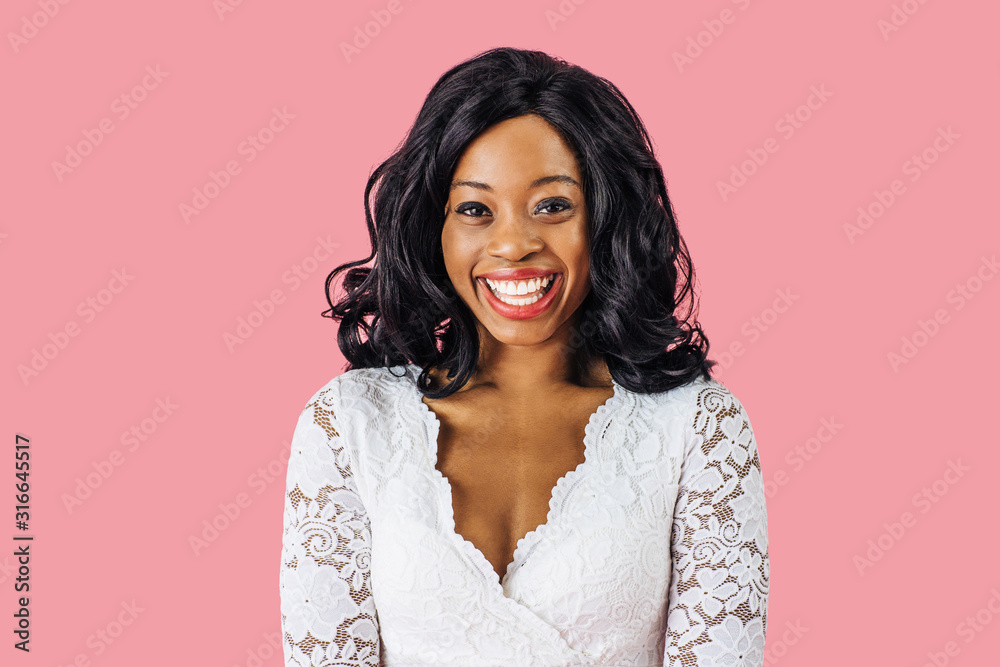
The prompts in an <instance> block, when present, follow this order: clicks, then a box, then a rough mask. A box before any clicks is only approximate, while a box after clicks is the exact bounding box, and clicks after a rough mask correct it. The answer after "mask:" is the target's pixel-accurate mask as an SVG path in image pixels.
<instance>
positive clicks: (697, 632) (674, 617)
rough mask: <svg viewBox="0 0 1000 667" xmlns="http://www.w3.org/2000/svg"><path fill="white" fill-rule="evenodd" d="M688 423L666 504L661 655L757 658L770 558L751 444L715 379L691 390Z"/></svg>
mask: <svg viewBox="0 0 1000 667" xmlns="http://www.w3.org/2000/svg"><path fill="white" fill-rule="evenodd" d="M693 427H694V433H693V434H692V436H691V437H690V440H689V441H688V442H687V445H686V446H687V451H686V453H685V460H684V463H683V467H682V470H681V478H680V486H679V489H678V497H677V503H676V505H675V509H674V518H673V529H672V533H671V552H672V556H673V574H672V577H671V581H670V591H669V595H668V610H667V614H668V615H667V637H666V648H665V651H664V656H663V663H664V665H665V666H668V667H695V666H698V667H702V666H705V665H740V666H745V667H760V666H761V665H763V663H764V634H765V631H766V629H767V595H768V586H769V581H770V563H769V560H768V547H767V512H766V508H765V500H764V484H763V477H762V475H761V470H760V459H759V457H758V453H757V443H756V440H755V438H754V433H753V429H752V428H751V426H750V419H749V417H748V416H747V414H746V411H745V410H744V409H743V406H742V405H741V404H740V402H739V401H738V400H737V399H736V397H735V396H733V395H732V394H731V393H730V392H729V391H728V390H727V389H726V388H725V387H724V386H722V385H715V386H710V387H706V388H704V389H702V390H701V391H700V392H699V394H698V400H697V407H696V409H695V416H694V419H693Z"/></svg>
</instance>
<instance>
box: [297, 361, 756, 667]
mask: <svg viewBox="0 0 1000 667" xmlns="http://www.w3.org/2000/svg"><path fill="white" fill-rule="evenodd" d="M419 372H420V368H419V367H417V366H415V365H412V364H410V365H406V366H402V365H401V366H396V367H394V368H392V369H386V368H378V369H355V370H351V371H347V372H346V373H343V374H342V375H340V376H339V377H337V378H334V379H333V380H332V381H331V382H329V383H328V384H327V385H326V386H324V387H323V388H322V389H320V390H319V391H318V392H317V393H316V394H315V395H314V396H313V398H312V399H311V400H310V401H309V403H308V404H307V405H306V407H305V409H304V410H303V412H302V414H301V416H300V417H299V420H298V424H297V425H296V427H295V432H294V436H293V439H292V447H291V454H290V458H289V463H288V478H287V494H286V498H285V514H284V535H283V538H282V552H281V572H280V590H281V626H282V632H283V635H284V659H285V665H286V666H288V665H298V666H300V667H307V666H309V667H318V666H320V665H324V666H333V665H370V666H378V665H385V666H388V667H418V666H419V667H444V666H456V667H458V666H461V667H479V666H490V667H501V666H502V667H534V666H538V667H575V666H584V665H588V666H598V665H599V666H601V667H614V666H625V665H629V666H636V665H647V666H648V665H670V666H673V667H681V666H683V667H692V666H695V665H697V666H699V667H702V666H707V665H734V666H739V667H760V665H762V664H763V659H764V655H763V653H764V633H765V628H766V624H767V596H768V583H769V574H770V572H769V570H770V567H769V561H768V546H767V514H766V509H765V501H764V487H763V479H762V475H761V470H760V461H759V458H758V454H757V445H756V441H755V439H754V434H753V429H752V428H751V425H750V420H749V418H748V417H747V414H746V412H745V411H744V409H743V406H742V405H741V404H740V402H739V401H738V400H737V399H736V397H735V396H733V394H732V393H730V392H729V390H728V389H727V388H726V387H725V386H724V385H722V384H721V383H719V382H718V381H717V380H714V379H713V380H707V381H706V380H704V379H701V378H699V379H697V380H694V381H692V382H690V383H688V384H686V385H684V386H682V387H677V388H675V389H673V390H670V391H667V392H662V393H658V394H640V393H635V392H631V391H629V390H627V389H625V388H624V387H622V386H620V385H618V383H615V385H614V395H613V396H612V397H611V398H609V399H608V400H607V401H606V402H605V403H604V404H603V405H601V406H600V407H599V408H598V409H597V411H596V412H594V413H593V414H592V415H591V417H590V421H589V422H588V424H587V426H586V435H585V439H584V445H585V447H584V454H585V460H584V462H583V463H582V464H580V466H579V467H578V468H576V469H575V470H573V471H571V472H569V473H568V474H567V475H566V476H564V477H562V478H561V479H560V480H559V482H558V483H557V484H556V486H555V488H554V489H553V492H552V499H551V501H550V503H549V512H548V520H547V522H546V523H544V524H542V525H541V526H539V527H538V528H537V529H536V530H533V531H531V532H529V533H528V534H527V535H525V536H524V537H523V538H522V539H521V540H520V541H519V542H518V543H517V545H516V550H515V551H514V560H513V562H512V563H511V564H510V566H509V567H508V569H507V572H506V574H505V576H504V577H503V579H502V582H501V581H498V580H497V576H496V572H495V571H494V570H493V566H492V565H491V564H490V562H489V561H488V560H487V559H486V557H485V556H484V555H483V554H482V553H481V552H480V551H479V550H478V549H477V548H476V547H475V546H474V545H473V544H472V543H471V542H469V541H468V540H465V539H464V538H463V537H462V536H461V535H459V534H458V533H456V532H455V522H454V514H453V510H452V498H451V487H450V485H449V483H448V480H447V479H446V478H445V477H444V476H443V475H442V474H441V473H440V472H439V471H438V470H437V469H436V468H435V463H436V460H437V435H438V428H439V426H440V423H439V422H438V419H437V416H436V415H435V414H434V413H433V412H432V411H431V410H430V408H428V407H427V405H426V404H424V403H423V401H422V400H421V393H420V391H419V389H418V388H417V385H416V377H417V375H418V374H419ZM397 376H400V377H397Z"/></svg>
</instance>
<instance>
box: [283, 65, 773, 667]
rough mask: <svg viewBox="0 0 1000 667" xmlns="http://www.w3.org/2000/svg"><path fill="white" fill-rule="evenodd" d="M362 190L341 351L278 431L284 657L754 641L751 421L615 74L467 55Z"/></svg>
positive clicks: (622, 658)
mask: <svg viewBox="0 0 1000 667" xmlns="http://www.w3.org/2000/svg"><path fill="white" fill-rule="evenodd" d="M376 184H378V188H377V191H376V194H375V196H374V205H373V207H372V208H371V209H369V199H370V196H371V193H372V190H373V186H375V185H376ZM365 211H366V216H367V220H368V228H369V232H370V235H371V242H372V255H370V256H369V257H368V258H367V259H365V260H361V261H357V262H351V263H347V264H344V265H342V266H340V267H338V268H337V269H336V270H335V271H334V272H333V273H332V274H331V275H330V277H329V279H328V280H327V290H328V294H327V298H328V300H329V301H330V306H331V310H330V311H328V313H330V316H331V317H333V318H335V319H337V320H340V321H341V326H340V330H339V335H338V343H339V344H340V348H341V350H342V352H343V353H344V356H345V357H346V358H347V360H348V361H349V363H350V368H349V370H347V371H346V372H344V373H343V374H341V375H340V376H339V377H336V378H334V379H333V380H332V381H331V382H329V383H328V384H327V385H326V386H324V387H323V388H321V389H320V390H319V391H318V392H317V393H316V394H315V395H314V396H313V397H312V399H311V400H310V401H309V403H308V404H307V405H306V407H305V409H304V411H303V412H302V414H301V416H300V418H299V421H298V424H297V426H296V428H295V433H294V437H293V443H292V450H291V455H290V460H289V467H288V479H287V496H286V504H285V517H284V525H285V533H284V538H283V551H282V564H281V582H280V583H281V603H282V604H281V614H282V628H283V634H284V642H285V644H284V650H285V664H286V665H310V666H312V665H379V664H383V665H390V666H392V665H406V666H416V665H422V666H435V667H439V666H442V665H462V666H463V667H475V666H478V665H491V666H492V665H505V666H507V665H515V666H522V665H523V666H529V665H531V666H533V665H550V666H553V667H555V666H560V667H562V666H566V667H568V666H570V665H664V664H665V665H677V666H680V665H684V666H685V667H690V666H692V665H756V666H759V665H761V664H762V663H763V649H764V632H765V627H766V618H767V595H768V581H769V561H768V549H767V519H766V511H765V502H764V492H763V484H762V476H761V470H760V463H759V458H758V454H757V446H756V442H755V439H754V434H753V430H752V428H751V425H750V421H749V418H748V417H747V414H746V412H745V410H744V409H743V406H742V405H741V404H740V402H739V401H738V400H737V399H736V398H735V397H734V396H733V395H732V394H731V393H730V392H729V391H728V390H727V389H726V388H725V387H724V386H723V385H722V384H720V383H719V382H718V381H716V380H714V379H712V378H711V376H710V374H709V369H710V368H711V367H712V365H713V364H714V363H715V362H713V361H709V360H707V358H706V357H707V353H708V341H707V339H706V338H705V337H704V336H703V335H702V332H701V329H700V327H699V325H698V323H697V321H696V320H695V318H694V314H695V312H696V310H697V308H696V303H695V296H694V293H693V289H692V284H693V281H694V272H693V269H692V267H691V264H690V259H689V256H688V253H687V249H686V247H685V245H684V242H683V240H682V239H681V237H680V235H679V233H678V229H677V225H676V222H675V219H674V214H673V211H672V206H671V204H670V201H669V199H668V198H667V192H666V186H665V184H664V180H663V175H662V172H661V170H660V167H659V165H658V163H657V161H656V159H655V158H654V156H653V152H652V148H651V144H650V141H649V138H648V135H647V133H646V130H645V128H644V126H643V124H642V122H641V121H640V119H639V118H638V116H637V115H636V113H635V111H634V110H633V109H632V107H631V105H630V104H629V103H628V102H627V101H626V100H625V98H624V97H623V96H622V95H621V93H620V92H619V91H618V89H617V88H616V87H615V86H614V85H613V84H611V83H610V82H608V81H606V80H604V79H601V78H599V77H596V76H594V75H593V74H591V73H589V72H587V71H586V70H584V69H581V68H579V67H576V66H573V65H570V64H567V63H565V62H563V61H561V60H557V59H553V58H551V57H549V56H547V55H545V54H544V53H540V52H535V51H522V50H517V49H511V48H499V49H493V50H491V51H487V52H485V53H482V54H480V55H479V56H477V57H475V58H472V59H470V60H468V61H466V62H463V63H461V64H460V65H458V66H456V67H455V68H453V69H452V70H451V71H449V72H447V73H446V74H445V75H444V76H442V77H441V79H440V80H439V81H438V82H437V84H436V85H435V86H434V88H433V89H432V90H431V92H430V94H429V95H428V97H427V100H426V101H425V103H424V105H423V108H422V109H421V111H420V114H419V115H418V117H417V119H416V123H415V125H414V127H413V129H412V130H411V131H410V133H409V135H408V137H407V139H406V141H405V142H404V143H403V144H402V146H401V147H400V148H399V150H398V151H397V152H396V153H395V154H394V155H393V156H392V157H390V158H389V159H388V160H387V161H386V162H385V163H383V164H382V165H381V166H379V168H378V169H377V170H376V171H375V172H374V173H373V174H372V177H371V179H370V181H369V183H368V187H367V189H366V192H365ZM372 213H374V215H372ZM373 258H374V259H375V263H374V266H372V267H364V268H353V269H352V270H351V271H349V272H348V273H347V274H346V278H345V281H344V287H345V290H346V295H345V297H344V298H343V299H341V300H340V301H339V302H337V303H336V304H335V303H334V302H333V300H332V299H330V294H329V289H330V285H331V282H332V280H333V278H334V277H335V276H336V275H337V274H338V273H340V272H341V271H343V270H345V269H347V268H350V267H357V266H358V265H361V264H365V263H367V262H369V261H371V260H372V259H373ZM685 304H686V305H687V308H686V310H685V309H684V306H685ZM324 314H326V313H324ZM361 333H363V334H364V338H362V336H361V335H360V334H361Z"/></svg>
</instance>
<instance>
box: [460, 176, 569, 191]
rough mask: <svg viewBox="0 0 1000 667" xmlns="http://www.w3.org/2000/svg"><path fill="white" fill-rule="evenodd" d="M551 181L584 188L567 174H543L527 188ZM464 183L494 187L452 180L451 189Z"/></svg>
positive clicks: (472, 186) (487, 188) (471, 186)
mask: <svg viewBox="0 0 1000 667" xmlns="http://www.w3.org/2000/svg"><path fill="white" fill-rule="evenodd" d="M549 183H565V184H567V185H574V186H576V187H577V188H579V189H580V190H582V189H583V188H581V187H580V184H579V183H577V182H576V179H575V178H573V177H572V176H567V175H566V174H556V175H554V176H542V177H541V178H536V179H535V180H534V181H532V182H531V185H529V186H528V187H527V188H526V189H527V190H533V189H535V188H537V187H541V186H543V185H547V184H549ZM463 185H464V186H466V187H469V188H475V189H476V190H484V191H485V192H493V188H492V187H491V186H490V185H489V184H487V183H483V182H481V181H452V183H451V188H450V189H451V190H454V189H455V188H459V187H462V186H463Z"/></svg>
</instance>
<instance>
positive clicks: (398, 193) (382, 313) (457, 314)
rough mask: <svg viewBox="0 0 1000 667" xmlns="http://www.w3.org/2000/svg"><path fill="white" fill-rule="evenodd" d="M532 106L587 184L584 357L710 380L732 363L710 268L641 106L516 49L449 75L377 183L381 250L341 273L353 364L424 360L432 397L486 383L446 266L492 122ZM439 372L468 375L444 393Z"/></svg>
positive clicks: (667, 383)
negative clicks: (719, 336)
mask: <svg viewBox="0 0 1000 667" xmlns="http://www.w3.org/2000/svg"><path fill="white" fill-rule="evenodd" d="M524 114H536V115H538V116H540V117H542V118H544V119H545V120H546V121H548V123H549V124H551V125H552V126H553V127H554V128H555V129H556V130H557V131H558V132H559V133H560V134H561V135H562V136H563V138H564V139H565V141H566V142H567V144H569V145H570V147H571V148H572V149H573V151H574V153H575V155H576V159H577V162H578V164H579V167H580V172H581V174H582V176H583V179H584V196H585V199H586V210H587V211H588V218H589V224H590V238H591V248H590V276H591V278H590V279H591V285H592V287H591V291H590V293H589V294H588V295H587V297H586V298H585V299H584V301H583V303H582V304H581V306H580V308H581V317H580V320H579V326H578V327H577V329H576V331H574V334H573V336H572V337H571V338H572V342H571V343H570V346H569V347H570V348H571V349H570V350H568V352H570V353H572V356H573V362H574V363H575V364H577V368H579V369H585V368H589V367H590V365H591V362H592V361H593V360H595V358H597V357H598V356H599V357H602V358H603V359H604V361H605V363H607V366H608V370H609V371H610V372H611V376H612V377H613V378H614V380H615V381H616V382H617V383H618V384H619V385H621V386H623V387H625V388H626V389H629V390H631V391H635V392H640V393H654V392H662V391H667V390H669V389H671V388H673V387H676V386H679V385H682V384H686V383H687V382H689V381H691V380H693V379H695V378H696V377H697V376H698V375H702V376H703V377H704V378H705V379H710V369H711V368H712V367H713V366H714V365H715V364H716V363H717V362H715V361H712V360H708V359H707V355H708V347H709V344H708V338H707V337H706V336H705V335H704V333H703V332H702V330H701V326H700V325H699V324H698V322H697V319H696V315H697V310H698V306H697V297H696V295H695V293H694V289H693V285H694V280H695V276H694V267H693V265H692V264H691V258H690V255H689V253H688V250H687V247H686V245H685V244H684V240H683V239H682V238H681V235H680V232H679V230H678V227H677V222H676V219H675V215H674V211H673V206H672V204H671V203H670V200H669V199H668V197H667V188H666V183H665V182H664V179H663V171H662V169H661V168H660V165H659V163H658V162H657V160H656V158H655V157H654V154H653V148H652V143H651V142H650V139H649V135H648V133H647V132H646V128H645V126H644V125H643V123H642V121H641V120H640V118H639V116H638V114H637V113H636V111H635V109H633V108H632V105H631V104H630V103H629V102H628V100H626V99H625V97H624V95H622V93H621V91H619V90H618V88H617V87H616V86H615V85H614V84H612V83H611V82H610V81H608V80H606V79H604V78H602V77H599V76H596V75H594V74H592V73H590V72H588V71H587V70H585V69H583V68H581V67H578V66H576V65H572V64H570V63H567V62H566V61H564V60H562V59H560V58H556V57H552V56H550V55H548V54H546V53H543V52H541V51H529V50H523V49H515V48H509V47H501V48H495V49H491V50H488V51H484V52H483V53H480V54H479V55H476V56H474V57H472V58H470V59H468V60H466V61H464V62H462V63H460V64H458V65H456V66H455V67H453V68H452V69H451V70H449V71H448V72H446V73H445V74H444V75H443V76H441V78H440V79H438V81H437V83H435V84H434V87H433V88H432V89H431V91H430V93H429V94H428V95H427V99H426V100H425V101H424V104H423V107H422V108H421V109H420V113H419V114H418V115H417V119H416V121H415V122H414V125H413V127H412V128H411V129H410V131H409V133H408V134H407V136H406V138H405V139H404V141H403V142H402V143H401V144H400V145H399V147H398V148H397V150H396V151H395V153H393V154H392V155H391V156H390V157H389V158H388V159H387V160H386V161H385V162H383V163H382V164H381V165H379V166H378V168H377V169H375V171H373V172H372V174H371V177H370V178H369V180H368V185H367V187H366V188H365V218H366V219H367V222H368V233H369V235H370V237H371V244H372V252H371V254H370V255H369V256H368V257H367V258H365V259H361V260H357V261H354V262H347V263H345V264H341V265H340V266H338V267H337V268H336V269H334V270H333V271H332V272H331V273H330V275H329V276H328V277H327V280H326V299H327V302H328V303H329V304H330V309H329V310H326V311H324V312H323V316H324V317H330V318H331V319H334V320H337V321H340V322H341V324H340V327H339V330H338V333H337V343H338V345H339V346H340V349H341V351H342V352H343V354H344V357H345V358H346V359H347V361H348V367H347V368H346V369H345V370H351V369H353V368H378V367H385V368H390V367H393V366H397V365H403V364H406V363H414V364H416V365H419V366H420V367H422V369H423V371H422V373H421V374H420V377H419V380H418V386H419V387H420V391H421V392H422V393H423V395H425V396H427V397H428V398H442V397H445V396H448V395H450V394H452V393H454V392H455V391H457V390H458V389H459V388H461V387H462V386H463V385H464V384H465V382H466V381H467V380H468V379H469V378H470V377H471V376H472V374H473V372H474V371H475V368H476V363H477V360H478V358H479V333H478V330H477V326H476V321H475V317H474V316H473V314H472V312H471V311H470V310H469V308H468V307H467V306H466V305H465V303H464V302H463V301H462V300H461V299H460V298H459V297H458V295H457V294H456V293H455V290H454V288H453V287H452V286H451V283H450V281H449V280H448V275H447V272H446V271H445V264H444V257H443V255H442V253H441V243H440V242H441V231H442V228H443V225H444V219H445V206H446V202H447V200H448V191H449V188H450V184H451V179H452V176H453V174H454V170H455V166H456V165H457V164H458V161H459V159H460V158H461V156H462V153H463V151H464V150H465V148H466V147H467V146H468V145H469V144H470V143H471V142H472V141H473V140H474V139H475V138H476V137H477V136H478V135H479V134H481V133H482V132H483V131H484V130H486V129H487V128H489V127H491V126H493V125H495V124H497V123H499V122H501V121H504V120H507V119H510V118H515V117H518V116H522V115H524ZM373 190H374V194H373ZM370 201H371V202H372V204H371V207H369V202H370ZM373 259H374V260H375V261H374V263H373V264H372V266H370V267H362V266H360V265H363V264H367V263H368V262H371V261H372V260H373ZM352 267H356V268H352ZM346 269H350V271H348V272H347V274H346V275H345V277H344V281H343V286H344V290H345V295H344V297H343V298H342V299H341V300H340V301H338V302H336V303H334V301H333V299H332V296H331V285H332V283H333V281H334V279H335V278H336V276H337V275H338V274H339V273H341V272H342V271H345V270H346ZM685 305H686V306H687V307H686V308H684V306H685ZM682 309H683V310H682ZM369 316H370V318H369ZM362 332H364V335H365V340H363V339H362V337H361V333H362ZM432 368H443V369H445V370H447V371H448V375H449V376H453V377H454V379H453V380H452V381H451V382H450V383H448V384H446V385H444V386H442V387H440V388H439V389H433V388H432V387H431V378H430V376H429V370H431V369H432Z"/></svg>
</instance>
